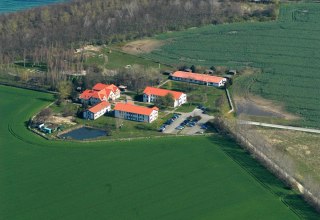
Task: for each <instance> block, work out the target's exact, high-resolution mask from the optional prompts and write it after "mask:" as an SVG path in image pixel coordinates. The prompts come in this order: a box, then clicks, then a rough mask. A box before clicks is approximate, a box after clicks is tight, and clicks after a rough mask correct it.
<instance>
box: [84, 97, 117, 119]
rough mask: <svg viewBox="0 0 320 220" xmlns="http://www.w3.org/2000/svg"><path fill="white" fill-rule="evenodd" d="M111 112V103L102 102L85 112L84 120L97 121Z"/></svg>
mask: <svg viewBox="0 0 320 220" xmlns="http://www.w3.org/2000/svg"><path fill="white" fill-rule="evenodd" d="M109 111H111V105H110V103H109V102H106V101H102V102H100V103H98V104H96V105H95V106H93V107H91V108H89V109H88V110H86V111H84V112H83V118H85V119H90V120H95V119H97V118H99V117H101V116H102V115H104V114H105V113H106V112H109Z"/></svg>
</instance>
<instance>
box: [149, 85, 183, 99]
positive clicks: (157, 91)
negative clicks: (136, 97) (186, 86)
mask: <svg viewBox="0 0 320 220" xmlns="http://www.w3.org/2000/svg"><path fill="white" fill-rule="evenodd" d="M143 93H145V94H147V95H156V96H166V95H168V94H169V93H170V94H172V95H173V97H174V99H175V100H177V99H179V98H180V97H181V96H182V95H183V93H182V92H177V91H172V90H167V89H159V88H154V87H150V86H148V87H146V88H145V90H144V91H143Z"/></svg>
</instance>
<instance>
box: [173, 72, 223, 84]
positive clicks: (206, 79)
mask: <svg viewBox="0 0 320 220" xmlns="http://www.w3.org/2000/svg"><path fill="white" fill-rule="evenodd" d="M171 79H172V80H176V81H182V82H189V83H196V84H201V85H206V86H214V87H222V86H224V84H225V83H226V82H227V80H226V79H225V78H223V77H219V76H211V75H206V74H200V73H191V72H184V71H176V72H174V73H173V74H172V75H171Z"/></svg>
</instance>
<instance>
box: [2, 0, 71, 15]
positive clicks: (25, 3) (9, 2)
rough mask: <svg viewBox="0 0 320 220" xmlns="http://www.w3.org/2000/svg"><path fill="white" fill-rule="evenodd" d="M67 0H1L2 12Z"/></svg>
mask: <svg viewBox="0 0 320 220" xmlns="http://www.w3.org/2000/svg"><path fill="white" fill-rule="evenodd" d="M66 1H68V0H0V14H3V13H10V12H15V11H20V10H25V9H30V8H34V7H38V6H44V5H49V4H54V3H60V2H66Z"/></svg>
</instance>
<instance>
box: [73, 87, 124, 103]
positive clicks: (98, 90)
mask: <svg viewBox="0 0 320 220" xmlns="http://www.w3.org/2000/svg"><path fill="white" fill-rule="evenodd" d="M117 90H119V89H118V87H117V86H115V85H113V84H110V85H106V84H103V83H97V84H96V85H95V86H94V87H93V90H89V89H87V90H85V91H84V92H83V93H81V94H80V96H79V98H80V99H84V100H89V99H90V98H91V97H93V98H96V99H100V100H103V98H104V96H105V97H106V98H107V99H108V98H109V96H110V94H111V92H113V93H116V92H117Z"/></svg>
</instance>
